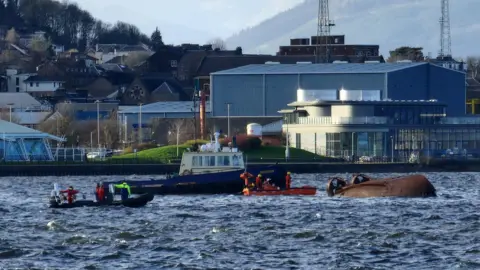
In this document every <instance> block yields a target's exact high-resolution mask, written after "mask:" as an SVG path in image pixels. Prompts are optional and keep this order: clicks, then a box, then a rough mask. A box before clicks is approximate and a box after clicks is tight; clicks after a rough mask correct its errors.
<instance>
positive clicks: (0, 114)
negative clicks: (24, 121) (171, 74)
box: [0, 109, 21, 124]
mask: <svg viewBox="0 0 480 270" xmlns="http://www.w3.org/2000/svg"><path fill="white" fill-rule="evenodd" d="M0 119H1V120H4V121H9V122H12V123H15V124H20V122H21V121H20V120H21V119H20V118H19V117H17V116H16V115H15V114H14V113H12V115H11V117H10V110H8V109H7V110H0Z"/></svg>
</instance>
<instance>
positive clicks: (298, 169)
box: [0, 160, 480, 177]
mask: <svg viewBox="0 0 480 270" xmlns="http://www.w3.org/2000/svg"><path fill="white" fill-rule="evenodd" d="M266 165H272V163H249V164H248V166H249V167H257V166H266ZM278 166H282V167H284V168H285V169H286V170H288V171H291V172H292V173H360V172H361V173H378V172H384V173H394V172H395V173H410V172H442V171H445V172H447V171H449V172H480V162H479V161H454V160H445V161H439V162H435V163H430V164H429V165H426V164H409V163H316V162H302V163H300V162H299V163H293V162H290V163H278ZM178 170H179V164H91V163H90V164H89V163H85V164H83V163H82V164H21V165H20V164H19V165H0V176H3V177H5V176H66V175H85V176H86V175H133V174H136V175H162V174H167V173H177V172H178Z"/></svg>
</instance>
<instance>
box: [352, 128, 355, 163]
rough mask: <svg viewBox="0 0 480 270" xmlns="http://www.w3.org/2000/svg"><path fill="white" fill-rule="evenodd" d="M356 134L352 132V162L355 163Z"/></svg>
mask: <svg viewBox="0 0 480 270" xmlns="http://www.w3.org/2000/svg"><path fill="white" fill-rule="evenodd" d="M354 138H355V132H352V162H355V140H354Z"/></svg>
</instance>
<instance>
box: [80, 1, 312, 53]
mask: <svg viewBox="0 0 480 270" xmlns="http://www.w3.org/2000/svg"><path fill="white" fill-rule="evenodd" d="M72 2H76V3H77V4H78V5H79V6H80V7H82V8H83V9H86V10H88V11H89V12H90V13H91V14H92V15H93V16H94V17H95V18H97V19H101V20H102V21H105V22H109V23H115V22H116V21H124V22H127V23H131V24H134V25H136V26H137V27H138V28H139V29H140V30H141V31H142V32H144V33H146V34H147V35H150V34H151V33H152V32H153V31H154V30H155V28H156V27H157V26H158V28H159V30H160V31H161V32H162V36H163V40H164V42H165V43H167V44H181V43H205V42H207V41H208V40H211V39H212V38H217V37H219V38H223V39H226V38H227V37H229V36H231V35H232V34H234V33H236V32H239V31H240V30H242V29H244V28H247V27H249V26H254V25H256V24H258V23H260V22H261V21H263V20H265V19H268V18H270V17H272V16H274V15H275V14H277V13H279V12H281V11H284V10H286V9H289V8H291V7H293V6H295V5H296V4H299V3H301V2H303V0H135V1H133V0H101V1H100V0H73V1H72ZM132 3H133V4H132Z"/></svg>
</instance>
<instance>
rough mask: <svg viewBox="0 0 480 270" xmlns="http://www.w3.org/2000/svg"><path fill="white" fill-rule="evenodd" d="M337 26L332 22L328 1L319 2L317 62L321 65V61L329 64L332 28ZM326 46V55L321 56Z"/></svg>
mask: <svg viewBox="0 0 480 270" xmlns="http://www.w3.org/2000/svg"><path fill="white" fill-rule="evenodd" d="M332 26H335V24H334V23H333V21H331V20H330V11H329V8H328V0H318V26H317V44H316V45H317V47H316V52H315V54H316V60H317V63H320V61H321V59H322V58H323V59H325V62H326V63H328V61H329V60H330V59H329V58H330V57H329V56H330V47H329V43H330V42H329V41H330V40H329V38H330V28H331V27H332ZM322 45H323V46H325V54H324V55H323V56H322V55H320V47H321V46H322Z"/></svg>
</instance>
